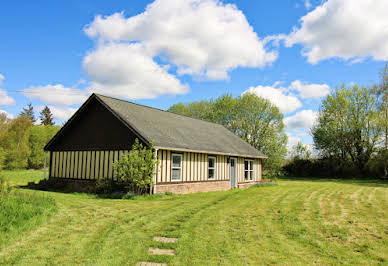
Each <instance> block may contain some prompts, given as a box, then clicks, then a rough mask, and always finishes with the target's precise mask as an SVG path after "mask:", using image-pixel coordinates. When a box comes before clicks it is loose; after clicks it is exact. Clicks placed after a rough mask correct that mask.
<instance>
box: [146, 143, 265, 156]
mask: <svg viewBox="0 0 388 266" xmlns="http://www.w3.org/2000/svg"><path fill="white" fill-rule="evenodd" d="M154 148H155V149H158V150H171V151H178V152H196V153H208V154H216V155H226V156H231V157H245V158H256V159H268V156H254V155H247V154H233V153H224V152H217V151H200V150H191V149H184V148H175V147H162V146H154Z"/></svg>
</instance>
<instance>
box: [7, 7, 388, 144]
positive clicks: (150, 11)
mask: <svg viewBox="0 0 388 266" xmlns="http://www.w3.org/2000/svg"><path fill="white" fill-rule="evenodd" d="M387 2H388V1H384V0H378V1H371V0H365V1H364V0H328V1H320V0H319V1H313V0H311V1H305V0H300V1H286V0H277V1H248V0H240V1H238V0H235V1H217V0H188V1H177V0H157V1H155V2H154V1H136V0H131V1H95V0H93V1H87V0H83V1H79V0H73V1H71V0H68V1H5V2H4V3H2V8H1V9H0V36H1V41H0V110H2V111H5V112H7V113H8V114H9V115H10V116H17V115H18V113H19V112H20V110H21V108H22V107H23V106H25V105H26V104H27V103H29V102H31V103H32V104H33V105H34V107H35V109H36V110H40V108H42V106H45V105H48V106H50V107H51V108H52V110H53V112H54V115H55V116H56V120H57V123H59V124H61V123H63V121H65V120H66V118H68V117H69V115H71V113H72V112H74V110H76V108H77V107H78V106H79V105H80V104H81V103H82V101H84V100H85V98H86V97H87V95H88V94H90V93H91V92H94V91H97V92H100V93H103V94H108V95H112V96H114V97H119V98H123V99H128V100H133V101H135V102H138V103H141V104H146V105H150V106H153V107H158V108H162V109H167V108H168V107H169V106H171V105H172V104H174V103H177V102H190V101H196V100H201V99H210V98H212V97H217V96H220V95H222V94H224V93H231V94H233V95H234V96H238V95H241V94H242V93H243V92H245V91H248V90H250V91H251V92H253V93H256V94H258V95H261V96H264V97H266V98H268V99H269V100H271V101H273V102H274V103H275V104H277V105H278V106H279V108H280V110H282V112H283V113H284V116H285V118H286V119H285V122H286V126H287V133H288V134H289V137H290V143H291V144H292V143H295V142H296V141H298V140H302V141H303V143H305V144H310V143H312V139H311V136H309V134H308V132H309V127H310V126H311V124H312V123H313V121H314V119H315V117H316V112H317V110H318V108H319V102H320V100H321V98H322V97H324V96H325V95H327V93H328V92H329V91H330V90H331V89H333V88H334V87H335V86H340V85H341V84H342V83H344V84H346V85H350V84H353V83H355V84H360V85H371V84H373V83H374V82H377V81H378V72H379V70H380V69H381V68H382V66H383V65H384V61H387V60H388V44H387V43H388V21H387V20H388V19H387V16H386V14H387V13H388V5H387ZM147 5H149V6H148V8H147V11H146V12H145V10H146V7H147ZM135 16H137V17H135ZM302 18H303V20H302Z"/></svg>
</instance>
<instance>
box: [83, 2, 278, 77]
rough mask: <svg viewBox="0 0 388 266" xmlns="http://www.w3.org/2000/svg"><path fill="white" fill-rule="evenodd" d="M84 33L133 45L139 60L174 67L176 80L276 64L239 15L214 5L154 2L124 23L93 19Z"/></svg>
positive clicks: (115, 19)
mask: <svg viewBox="0 0 388 266" xmlns="http://www.w3.org/2000/svg"><path fill="white" fill-rule="evenodd" d="M85 32H86V34H87V35H88V36H90V37H91V38H96V39H98V40H99V42H100V43H104V42H106V41H108V42H111V41H114V42H127V43H133V42H136V43H139V44H140V45H141V46H142V47H143V48H144V51H143V53H142V54H143V56H145V55H147V56H149V57H150V58H153V57H156V56H158V57H160V58H161V59H162V60H164V61H165V62H169V63H171V64H172V65H174V66H176V68H177V73H178V75H184V74H188V75H191V76H195V77H199V78H205V79H210V80H220V79H227V78H228V71H230V70H232V69H235V68H237V67H264V66H265V65H267V64H270V63H272V62H273V61H274V60H276V58H277V53H276V52H274V51H267V50H266V48H265V47H264V42H263V41H262V40H260V38H259V37H258V35H257V34H256V33H255V32H254V30H253V28H252V27H251V26H250V25H249V23H248V21H247V19H246V17H245V15H244V14H243V12H241V11H240V10H239V9H238V8H237V7H236V6H235V5H233V4H225V3H223V2H222V1H219V0H187V1H176V0H156V1H154V2H153V3H151V4H150V5H148V6H147V8H146V10H145V11H144V12H143V13H141V14H139V15H137V16H133V17H130V18H126V17H125V16H124V14H123V13H115V14H113V15H111V16H106V17H102V16H96V17H95V19H94V21H93V22H92V23H91V24H90V25H88V26H87V27H85ZM117 49H120V47H118V48H117ZM128 50H130V49H128ZM129 53H131V52H130V51H129ZM146 61H147V60H146Z"/></svg>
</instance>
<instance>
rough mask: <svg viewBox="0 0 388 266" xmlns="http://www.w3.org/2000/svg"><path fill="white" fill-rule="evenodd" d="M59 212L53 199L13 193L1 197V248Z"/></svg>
mask: <svg viewBox="0 0 388 266" xmlns="http://www.w3.org/2000/svg"><path fill="white" fill-rule="evenodd" d="M56 210H57V207H56V204H55V201H54V199H53V198H51V197H47V196H42V195H39V194H35V193H21V192H13V193H10V194H8V195H6V196H1V197H0V247H1V246H3V245H4V244H6V243H7V242H8V241H9V240H11V239H12V238H15V237H17V236H18V235H19V234H20V233H21V232H23V231H26V230H31V229H34V228H36V227H37V226H39V225H40V224H41V223H43V222H44V220H45V219H46V218H47V217H48V216H49V215H51V214H52V213H54V212H55V211H56Z"/></svg>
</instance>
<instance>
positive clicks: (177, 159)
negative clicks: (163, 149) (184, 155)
mask: <svg viewBox="0 0 388 266" xmlns="http://www.w3.org/2000/svg"><path fill="white" fill-rule="evenodd" d="M172 167H181V156H179V155H173V156H172Z"/></svg>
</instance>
